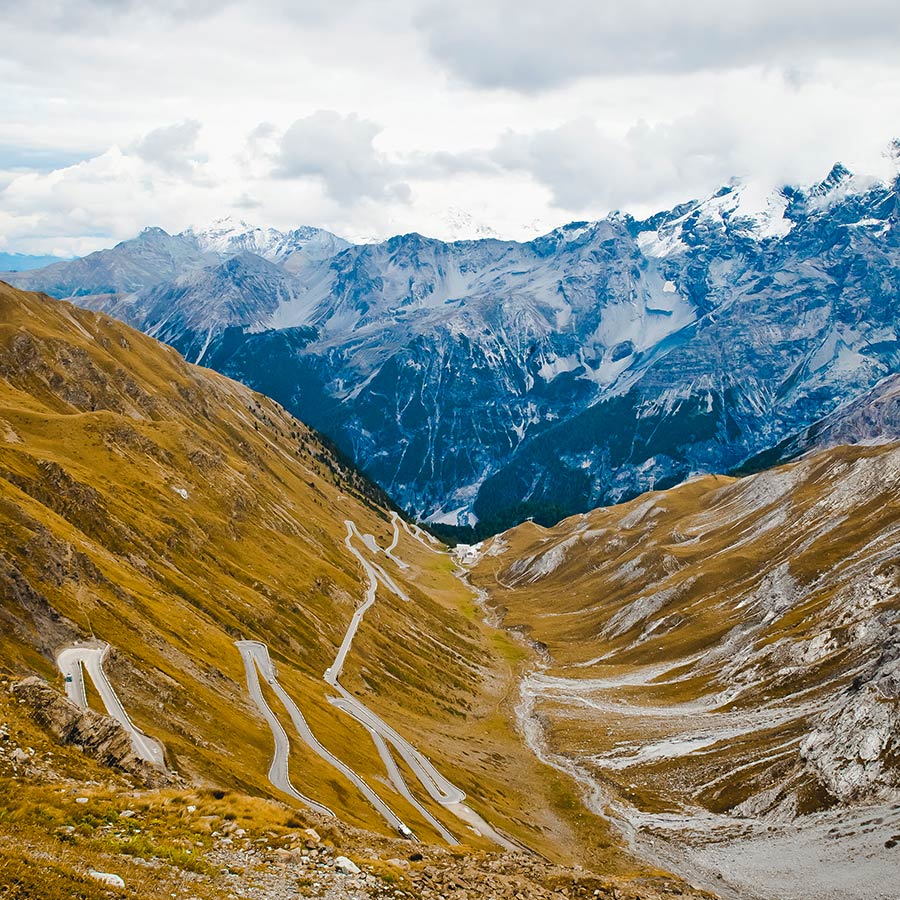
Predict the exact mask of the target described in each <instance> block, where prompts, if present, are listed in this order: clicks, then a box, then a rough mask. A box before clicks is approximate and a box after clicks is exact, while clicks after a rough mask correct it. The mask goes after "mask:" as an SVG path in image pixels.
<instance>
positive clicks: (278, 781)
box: [235, 641, 334, 816]
mask: <svg viewBox="0 0 900 900" xmlns="http://www.w3.org/2000/svg"><path fill="white" fill-rule="evenodd" d="M235 645H236V646H237V648H238V650H239V651H240V654H241V659H243V661H244V669H245V670H246V673H247V690H248V691H249V692H250V698H251V699H252V700H253V702H254V703H255V704H256V708H257V709H258V710H259V711H260V714H261V715H262V717H263V718H264V719H265V720H266V724H267V725H268V726H269V729H270V730H271V732H272V737H273V738H274V739H275V754H274V755H273V757H272V764H271V765H270V766H269V773H268V777H269V781H270V782H271V783H272V784H273V785H274V786H275V787H276V788H278V790H279V791H282V792H283V793H285V794H287V795H288V796H289V797H293V798H294V799H295V800H299V801H300V802H301V803H303V804H304V805H305V806H308V807H309V808H310V809H314V810H316V812H320V813H323V814H324V815H326V816H334V813H333V812H332V811H331V810H330V809H329V808H328V807H327V806H325V805H324V804H322V803H318V802H316V801H315V800H313V799H311V798H310V797H307V796H306V794H301V793H300V791H298V790H297V789H296V788H295V787H294V785H293V784H292V782H291V777H290V774H289V772H288V756H289V754H290V749H291V745H290V741H289V740H288V736H287V732H285V730H284V728H282V727H281V722H279V721H278V717H277V716H276V715H275V713H274V712H272V708H271V707H270V706H269V704H268V703H267V702H266V698H265V696H264V695H263V692H262V685H260V683H259V674H258V672H257V670H259V672H261V673H262V676H263V678H264V679H265V680H266V682H267V683H268V684H269V685H270V686H271V684H272V682H273V681H274V682H275V683H277V679H276V678H275V673H274V670H273V666H272V661H271V659H270V658H269V650H268V648H267V647H266V645H265V644H262V643H260V642H259V641H236V642H235ZM298 712H299V710H298ZM300 718H301V719H302V718H303V717H302V716H301V717H300ZM303 724H304V725H305V724H306V722H305V720H304V722H303Z"/></svg>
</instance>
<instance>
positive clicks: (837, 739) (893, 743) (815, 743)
mask: <svg viewBox="0 0 900 900" xmlns="http://www.w3.org/2000/svg"><path fill="white" fill-rule="evenodd" d="M800 755H801V757H802V758H803V759H804V760H805V761H806V763H807V764H808V765H809V766H810V767H811V768H812V769H813V770H814V771H815V772H816V774H817V775H818V776H819V778H821V779H822V781H823V782H824V783H825V785H826V786H827V787H828V790H829V791H830V792H831V793H832V794H833V795H834V796H835V797H837V798H838V799H840V800H845V801H846V800H854V799H857V798H859V797H861V796H862V797H865V796H867V795H871V794H872V793H873V792H877V793H881V794H884V795H885V796H891V795H892V789H893V790H894V791H896V788H897V787H898V785H900V771H898V769H897V767H896V766H892V765H891V761H893V760H896V759H898V758H900V658H895V659H891V660H889V661H882V662H881V663H880V664H879V665H878V666H876V668H875V671H874V673H873V677H872V678H871V679H870V680H867V681H865V682H863V683H861V684H860V683H858V682H854V684H852V685H851V686H850V688H849V689H848V690H847V691H845V692H844V695H843V696H842V697H841V698H840V700H839V701H838V703H836V704H835V706H834V707H832V709H830V710H829V711H828V712H827V713H826V714H825V715H824V716H823V717H822V720H821V721H820V722H819V725H818V727H817V728H816V730H815V731H813V732H812V733H811V734H809V735H808V736H807V737H806V738H805V739H804V741H803V743H802V744H801V745H800Z"/></svg>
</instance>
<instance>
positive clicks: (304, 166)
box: [254, 110, 410, 206]
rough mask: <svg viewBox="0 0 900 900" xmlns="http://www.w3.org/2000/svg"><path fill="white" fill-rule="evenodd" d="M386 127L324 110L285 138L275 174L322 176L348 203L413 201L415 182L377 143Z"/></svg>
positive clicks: (340, 199) (298, 123) (293, 127)
mask: <svg viewBox="0 0 900 900" xmlns="http://www.w3.org/2000/svg"><path fill="white" fill-rule="evenodd" d="M381 130H382V129H381V127H380V126H379V125H376V124H375V123H374V122H370V121H368V120H367V119H361V118H360V117H359V116H358V115H356V114H355V113H351V114H350V115H346V116H345V115H341V114H340V113H338V112H335V111H334V110H318V111H317V112H315V113H313V114H312V115H311V116H307V117H306V118H303V119H298V120H297V121H296V122H294V123H293V124H292V125H291V126H290V127H289V128H288V129H287V131H285V133H284V134H283V135H282V136H281V139H280V140H279V142H278V152H277V156H276V159H275V169H274V175H275V176H276V177H278V178H309V177H312V178H318V179H321V181H322V184H323V185H324V187H325V190H326V192H327V193H328V195H329V196H330V197H332V198H333V199H334V200H335V201H336V202H337V203H339V204H341V205H342V206H353V205H355V204H357V203H359V202H360V201H361V200H364V199H387V200H399V201H402V202H408V200H409V197H410V190H409V185H407V184H406V183H405V182H403V181H402V180H400V179H399V177H398V176H399V174H400V170H399V168H398V167H397V166H396V165H394V164H393V163H391V162H390V161H389V160H388V158H387V157H386V156H385V155H384V154H383V153H381V152H379V151H378V150H377V149H376V148H375V145H374V143H373V142H374V140H375V138H376V137H377V136H378V134H379V133H380V132H381ZM257 131H258V130H257ZM256 133H257V132H254V134H256Z"/></svg>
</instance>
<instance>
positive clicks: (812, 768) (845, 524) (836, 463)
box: [470, 445, 900, 821]
mask: <svg viewBox="0 0 900 900" xmlns="http://www.w3.org/2000/svg"><path fill="white" fill-rule="evenodd" d="M898 537H900V448H898V446H897V445H886V446H879V447H868V448H866V447H854V448H846V447H842V448H837V449H834V450H830V451H827V452H823V453H820V454H817V455H814V456H811V457H808V458H806V459H804V460H802V461H799V462H797V463H794V464H792V465H789V466H785V467H783V468H779V469H774V470H771V471H768V472H763V473H761V474H758V475H755V476H752V477H748V478H745V479H741V480H735V479H732V478H726V477H704V478H698V479H695V480H693V481H690V482H688V483H686V484H684V485H682V486H680V487H677V488H674V489H672V490H668V491H663V492H657V493H651V494H646V495H644V496H642V497H640V498H638V499H636V500H634V501H632V502H630V503H627V504H623V505H621V506H616V507H611V508H608V509H602V510H597V511H595V512H592V513H588V514H585V515H581V516H575V517H573V518H570V519H567V520H565V521H563V522H561V523H560V524H559V525H557V526H556V527H554V528H549V529H545V528H542V527H540V526H537V525H534V524H532V523H526V524H525V525H522V526H520V527H518V528H515V529H512V530H511V531H509V532H507V533H505V534H503V535H500V536H498V537H496V538H494V539H492V540H491V541H489V542H487V543H486V544H485V545H483V546H481V547H479V548H478V552H477V553H473V554H471V555H470V561H471V562H473V563H474V570H473V572H472V577H473V580H474V581H475V582H476V583H478V584H479V585H481V586H482V587H483V588H486V589H487V590H488V591H489V592H490V595H491V597H492V600H493V602H494V603H495V604H497V606H498V607H499V608H500V609H501V610H502V613H503V616H504V622H505V624H506V625H507V626H510V627H519V628H523V629H525V630H526V631H527V633H528V634H529V635H530V637H531V638H532V639H533V640H534V641H536V642H539V643H540V644H541V645H542V646H543V647H544V648H545V649H546V651H547V663H546V668H545V669H544V670H543V671H542V672H541V673H538V674H536V675H534V676H533V677H532V678H530V679H529V680H528V681H527V682H526V685H525V688H524V694H523V696H524V697H525V698H526V700H527V703H528V710H527V712H528V714H529V716H530V718H531V721H532V722H533V723H534V724H535V725H536V727H537V728H538V730H539V731H540V737H541V739H542V740H543V741H545V742H546V751H547V753H548V754H549V755H550V756H552V757H555V758H556V759H557V761H558V762H561V763H562V764H564V765H565V764H572V765H575V766H576V767H577V768H578V770H579V772H580V773H581V774H582V776H584V777H585V778H588V779H591V778H593V779H596V781H597V783H598V784H599V785H600V790H601V792H602V793H605V794H606V796H607V799H608V800H609V802H613V803H624V804H625V805H626V806H628V807H630V808H633V809H637V810H639V811H643V812H645V813H650V814H660V813H667V814H674V815H679V814H685V813H688V814H696V813H697V812H698V810H699V811H700V812H701V813H702V811H703V810H704V809H705V810H706V811H707V812H712V813H715V814H723V813H727V814H729V815H730V816H738V817H741V816H743V817H755V816H763V815H766V816H768V817H769V818H770V820H772V821H775V820H784V819H785V818H788V819H789V818H791V817H793V816H796V815H802V814H804V813H811V812H813V811H816V810H823V809H827V808H829V807H832V806H834V805H836V804H852V803H868V802H873V803H874V802H878V801H885V800H887V801H890V800H891V798H893V799H894V800H896V796H897V789H898V786H900V738H898V734H900V662H898V654H897V640H898V637H900V557H898Z"/></svg>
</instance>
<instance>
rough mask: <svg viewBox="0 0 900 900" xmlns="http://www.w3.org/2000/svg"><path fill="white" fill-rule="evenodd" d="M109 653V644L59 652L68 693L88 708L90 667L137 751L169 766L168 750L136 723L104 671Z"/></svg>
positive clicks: (77, 646)
mask: <svg viewBox="0 0 900 900" xmlns="http://www.w3.org/2000/svg"><path fill="white" fill-rule="evenodd" d="M107 653H109V644H106V643H91V644H73V645H72V646H69V647H65V648H64V649H63V650H61V651H60V652H59V653H58V654H57V657H56V665H57V668H58V669H59V671H60V672H62V675H63V677H64V678H65V685H66V696H67V697H68V698H69V700H71V701H72V703H74V704H75V705H76V706H79V707H81V708H82V709H87V706H88V702H87V692H86V691H85V686H84V670H85V669H87V673H88V675H90V677H91V681H92V682H93V683H94V687H96V688H97V693H99V694H100V699H101V700H102V701H103V705H104V706H105V707H106V711H107V713H108V714H109V715H110V716H111V717H112V718H114V719H115V720H116V721H117V722H118V723H119V724H120V725H121V726H122V727H123V728H124V729H125V731H127V732H128V736H129V738H131V746H132V748H133V749H134V752H135V754H136V755H137V756H139V757H140V758H141V759H143V760H145V761H146V762H148V763H150V764H151V765H154V766H156V767H158V768H160V769H165V767H166V765H165V752H164V750H163V746H162V744H161V743H160V742H159V741H157V740H156V739H155V738H151V737H149V736H148V735H146V734H144V732H143V731H141V730H140V729H139V728H137V727H136V726H135V724H134V723H133V722H132V721H131V719H130V718H129V716H128V713H127V712H126V711H125V707H124V706H122V703H121V701H120V700H119V698H118V696H117V695H116V692H115V690H114V689H113V686H112V685H111V684H110V683H109V679H108V678H107V677H106V673H105V672H104V671H103V660H104V659H105V658H106V655H107Z"/></svg>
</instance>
